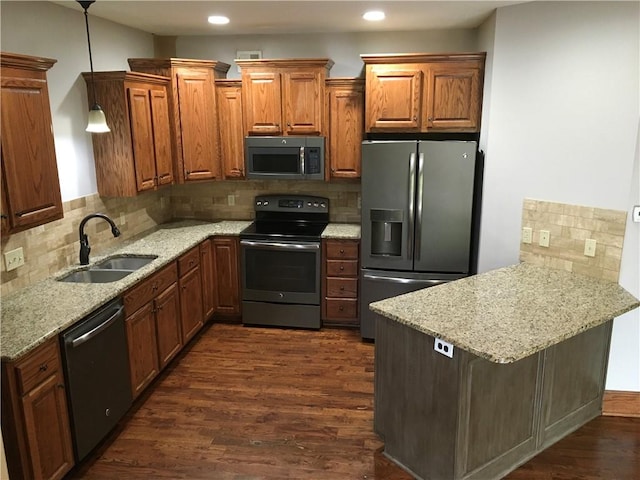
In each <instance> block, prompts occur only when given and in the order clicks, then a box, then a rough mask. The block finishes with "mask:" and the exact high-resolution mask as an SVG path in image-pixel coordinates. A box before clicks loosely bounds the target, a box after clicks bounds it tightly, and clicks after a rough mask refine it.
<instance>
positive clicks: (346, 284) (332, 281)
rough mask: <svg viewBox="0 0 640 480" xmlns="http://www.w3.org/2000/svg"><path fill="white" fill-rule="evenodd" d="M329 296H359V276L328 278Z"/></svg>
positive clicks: (327, 293)
mask: <svg viewBox="0 0 640 480" xmlns="http://www.w3.org/2000/svg"><path fill="white" fill-rule="evenodd" d="M326 295H327V297H338V298H357V297H358V279H357V278H327V292H326Z"/></svg>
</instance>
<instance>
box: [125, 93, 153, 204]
mask: <svg viewBox="0 0 640 480" xmlns="http://www.w3.org/2000/svg"><path fill="white" fill-rule="evenodd" d="M127 94H128V97H129V123H130V124H131V140H132V143H133V156H134V159H135V161H134V163H135V170H136V188H137V190H138V191H139V192H142V191H144V190H153V189H154V188H155V186H156V161H155V153H154V145H153V127H152V126H151V100H150V99H149V90H147V89H144V88H128V89H127Z"/></svg>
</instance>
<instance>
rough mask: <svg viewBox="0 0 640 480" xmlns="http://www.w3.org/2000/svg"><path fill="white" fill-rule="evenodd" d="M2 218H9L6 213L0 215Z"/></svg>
mask: <svg viewBox="0 0 640 480" xmlns="http://www.w3.org/2000/svg"><path fill="white" fill-rule="evenodd" d="M0 218H9V216H8V215H5V214H4V213H2V214H0Z"/></svg>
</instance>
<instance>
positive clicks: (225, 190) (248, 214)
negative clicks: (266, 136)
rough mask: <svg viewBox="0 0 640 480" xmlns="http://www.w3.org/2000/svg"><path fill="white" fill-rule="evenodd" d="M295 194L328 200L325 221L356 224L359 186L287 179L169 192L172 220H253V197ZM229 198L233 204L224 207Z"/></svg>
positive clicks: (197, 186)
mask: <svg viewBox="0 0 640 480" xmlns="http://www.w3.org/2000/svg"><path fill="white" fill-rule="evenodd" d="M279 193H284V194H287V193H291V194H293V193H299V194H303V195H317V196H319V197H327V198H328V199H329V220H330V221H331V222H338V223H358V224H359V223H360V208H359V207H358V204H359V197H360V184H359V183H346V182H343V183H330V182H315V181H303V182H296V181H287V180H270V181H264V180H238V181H225V182H214V183H199V184H194V185H175V186H173V188H172V191H171V209H172V215H173V218H195V219H199V220H216V219H221V218H233V219H236V220H248V219H253V218H254V212H253V199H254V197H255V196H256V195H269V194H279ZM229 195H233V196H234V201H235V205H233V206H230V205H228V196H229Z"/></svg>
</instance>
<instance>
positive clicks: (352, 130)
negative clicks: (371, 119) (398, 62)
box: [328, 87, 364, 178]
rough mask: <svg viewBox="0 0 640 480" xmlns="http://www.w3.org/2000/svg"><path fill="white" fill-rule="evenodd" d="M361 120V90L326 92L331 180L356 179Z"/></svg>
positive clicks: (358, 174) (342, 88)
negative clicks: (327, 99) (327, 93)
mask: <svg viewBox="0 0 640 480" xmlns="http://www.w3.org/2000/svg"><path fill="white" fill-rule="evenodd" d="M363 117H364V98H363V93H362V88H352V89H350V88H346V87H339V88H332V87H330V88H329V152H328V155H329V168H330V172H331V178H360V157H361V146H362V133H363V123H364V122H363Z"/></svg>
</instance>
